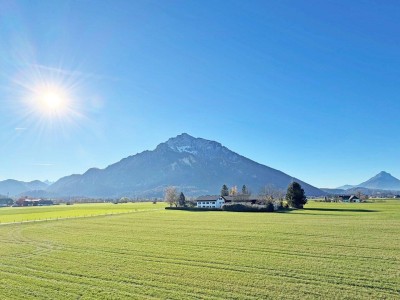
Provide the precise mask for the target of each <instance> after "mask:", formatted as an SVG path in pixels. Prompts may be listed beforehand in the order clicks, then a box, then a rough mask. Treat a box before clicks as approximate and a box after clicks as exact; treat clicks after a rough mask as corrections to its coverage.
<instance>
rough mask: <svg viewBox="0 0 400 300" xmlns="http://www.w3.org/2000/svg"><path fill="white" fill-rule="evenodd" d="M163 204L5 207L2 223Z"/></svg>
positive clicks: (161, 205) (139, 209)
mask: <svg viewBox="0 0 400 300" xmlns="http://www.w3.org/2000/svg"><path fill="white" fill-rule="evenodd" d="M163 205H164V204H163V203H159V204H158V206H157V205H149V203H124V204H113V203H101V204H75V205H65V204H64V205H54V206H34V207H4V208H0V224H4V223H15V222H26V221H44V220H53V219H62V218H81V217H93V216H99V215H110V214H121V213H131V212H136V211H143V210H154V209H162V208H163Z"/></svg>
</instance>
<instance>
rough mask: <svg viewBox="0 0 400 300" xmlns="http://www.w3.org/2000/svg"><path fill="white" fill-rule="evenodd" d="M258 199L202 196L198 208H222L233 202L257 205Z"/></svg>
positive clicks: (197, 201) (199, 198)
mask: <svg viewBox="0 0 400 300" xmlns="http://www.w3.org/2000/svg"><path fill="white" fill-rule="evenodd" d="M257 201H258V200H257V199H248V197H247V198H246V199H245V198H243V199H242V198H241V197H240V196H219V195H212V196H200V197H198V198H197V199H196V203H197V205H196V206H197V207H201V208H221V207H222V205H224V204H225V203H231V202H238V203H239V202H240V203H249V204H256V203H257Z"/></svg>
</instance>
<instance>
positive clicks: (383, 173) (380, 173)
mask: <svg viewBox="0 0 400 300" xmlns="http://www.w3.org/2000/svg"><path fill="white" fill-rule="evenodd" d="M376 176H386V177H393V176H392V174H390V173H388V172H385V171H381V172H379V173H378V174H377V175H376Z"/></svg>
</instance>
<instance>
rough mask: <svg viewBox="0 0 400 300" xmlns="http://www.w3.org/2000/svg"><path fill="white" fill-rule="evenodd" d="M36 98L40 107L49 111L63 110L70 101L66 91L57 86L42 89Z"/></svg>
mask: <svg viewBox="0 0 400 300" xmlns="http://www.w3.org/2000/svg"><path fill="white" fill-rule="evenodd" d="M36 99H37V102H38V103H37V105H39V106H40V109H41V110H44V111H47V112H61V111H62V110H64V109H65V108H66V105H67V101H68V99H67V97H66V95H65V92H64V91H63V90H62V89H60V88H55V87H50V88H49V87H47V88H44V89H40V90H39V91H38V93H37V95H36Z"/></svg>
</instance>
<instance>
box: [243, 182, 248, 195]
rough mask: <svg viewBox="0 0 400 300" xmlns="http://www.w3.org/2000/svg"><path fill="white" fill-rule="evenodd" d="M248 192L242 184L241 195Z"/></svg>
mask: <svg viewBox="0 0 400 300" xmlns="http://www.w3.org/2000/svg"><path fill="white" fill-rule="evenodd" d="M248 193H249V192H248V191H247V187H246V185H245V184H243V186H242V194H243V195H247V194H248Z"/></svg>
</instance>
